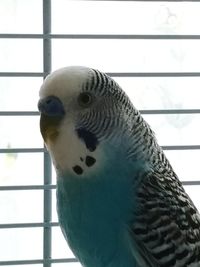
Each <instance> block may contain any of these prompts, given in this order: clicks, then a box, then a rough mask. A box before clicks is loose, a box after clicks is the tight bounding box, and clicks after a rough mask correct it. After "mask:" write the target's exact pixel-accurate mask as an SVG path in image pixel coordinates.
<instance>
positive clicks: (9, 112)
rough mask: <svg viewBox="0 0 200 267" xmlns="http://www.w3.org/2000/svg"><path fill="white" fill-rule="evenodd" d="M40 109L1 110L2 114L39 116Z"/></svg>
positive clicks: (0, 113) (0, 114)
mask: <svg viewBox="0 0 200 267" xmlns="http://www.w3.org/2000/svg"><path fill="white" fill-rule="evenodd" d="M38 115H40V113H39V112H38V111H0V116H38Z"/></svg>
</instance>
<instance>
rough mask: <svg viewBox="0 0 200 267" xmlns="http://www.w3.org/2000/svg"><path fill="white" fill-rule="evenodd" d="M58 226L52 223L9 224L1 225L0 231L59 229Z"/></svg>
mask: <svg viewBox="0 0 200 267" xmlns="http://www.w3.org/2000/svg"><path fill="white" fill-rule="evenodd" d="M57 226H59V224H58V222H52V223H9V224H0V229H13V228H35V227H57Z"/></svg>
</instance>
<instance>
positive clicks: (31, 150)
mask: <svg viewBox="0 0 200 267" xmlns="http://www.w3.org/2000/svg"><path fill="white" fill-rule="evenodd" d="M41 152H46V149H45V148H1V149H0V153H41Z"/></svg>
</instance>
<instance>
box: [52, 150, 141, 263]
mask: <svg viewBox="0 0 200 267" xmlns="http://www.w3.org/2000/svg"><path fill="white" fill-rule="evenodd" d="M107 156H108V157H107V159H109V160H108V161H107V163H105V164H104V166H103V167H102V168H99V172H98V173H95V174H94V175H93V176H92V177H85V176H84V174H83V175H82V176H76V175H72V174H68V173H66V174H65V175H63V176H62V177H58V183H57V209H58V216H59V221H60V225H61V229H62V232H63V234H64V236H65V238H66V239H67V241H68V244H69V246H70V247H71V249H72V251H73V252H74V254H75V256H76V257H77V258H78V259H79V260H80V262H81V263H82V265H83V266H85V267H107V266H109V267H143V266H139V265H138V264H137V262H136V260H135V258H134V256H133V254H134V253H133V246H132V243H131V235H130V232H129V230H130V229H129V227H128V225H129V223H130V221H133V219H134V218H133V217H132V216H133V210H134V209H135V208H136V203H135V201H134V190H135V188H134V186H133V185H134V179H136V177H134V175H135V173H136V169H137V168H138V166H137V165H135V164H133V163H132V164H131V165H130V166H128V165H129V163H127V162H125V160H122V159H119V157H118V156H117V155H116V158H113V153H112V156H109V155H108V154H107ZM111 159H113V163H112V160H111ZM116 159H117V161H116ZM116 162H118V163H119V164H116Z"/></svg>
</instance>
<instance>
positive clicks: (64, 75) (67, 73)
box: [40, 67, 92, 99]
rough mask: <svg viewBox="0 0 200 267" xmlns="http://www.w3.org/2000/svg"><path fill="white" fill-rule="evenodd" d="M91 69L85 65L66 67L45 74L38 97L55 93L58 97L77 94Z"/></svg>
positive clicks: (89, 74)
mask: <svg viewBox="0 0 200 267" xmlns="http://www.w3.org/2000/svg"><path fill="white" fill-rule="evenodd" d="M91 73H92V70H91V69H89V68H85V67H66V68H62V69H59V70H57V71H54V72H52V73H51V74H50V75H48V76H47V78H46V79H45V81H44V83H43V84H42V86H41V89H40V98H43V97H46V96H49V95H55V96H57V97H59V98H60V99H63V98H66V97H71V96H73V95H76V94H79V93H80V91H81V90H82V88H83V85H84V84H85V83H87V81H88V79H89V77H90V76H91Z"/></svg>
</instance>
